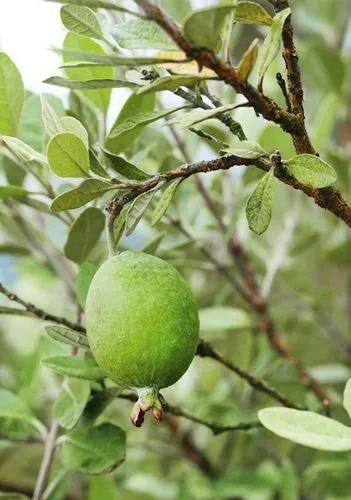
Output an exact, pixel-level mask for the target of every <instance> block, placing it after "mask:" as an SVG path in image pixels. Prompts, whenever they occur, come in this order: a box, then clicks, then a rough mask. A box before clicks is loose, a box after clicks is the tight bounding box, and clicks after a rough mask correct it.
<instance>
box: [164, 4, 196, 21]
mask: <svg viewBox="0 0 351 500" xmlns="http://www.w3.org/2000/svg"><path fill="white" fill-rule="evenodd" d="M159 3H160V5H161V6H162V8H163V9H165V10H166V11H167V12H168V14H169V15H170V16H171V17H173V18H174V19H176V20H177V21H179V22H182V21H183V20H184V18H185V16H186V15H187V14H188V13H189V12H190V11H191V9H192V6H191V2H190V1H189V0H177V2H175V1H174V0H159Z"/></svg>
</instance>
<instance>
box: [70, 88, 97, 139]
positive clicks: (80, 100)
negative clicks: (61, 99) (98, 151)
mask: <svg viewBox="0 0 351 500" xmlns="http://www.w3.org/2000/svg"><path fill="white" fill-rule="evenodd" d="M69 101H70V106H71V109H72V113H74V116H75V117H76V118H78V120H79V121H80V122H81V123H82V125H83V126H84V127H85V129H86V130H87V131H88V135H89V141H90V142H91V144H95V143H97V142H99V141H100V140H101V136H102V134H103V130H102V129H103V120H102V117H101V113H100V111H99V110H98V108H97V107H96V106H95V104H94V103H93V102H92V101H90V100H89V99H88V98H87V97H86V96H85V95H84V94H83V93H82V92H81V91H78V90H74V91H72V92H70V94H69Z"/></svg>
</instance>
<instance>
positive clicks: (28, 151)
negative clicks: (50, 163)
mask: <svg viewBox="0 0 351 500" xmlns="http://www.w3.org/2000/svg"><path fill="white" fill-rule="evenodd" d="M1 140H2V141H3V142H4V143H5V146H6V147H7V148H8V149H9V150H10V151H11V152H12V153H13V154H14V155H15V156H17V157H18V158H19V159H20V160H22V161H24V162H31V161H33V162H34V161H37V162H38V163H41V164H43V165H46V164H47V161H46V158H45V156H44V155H42V154H41V153H38V151H35V149H33V148H31V147H30V146H28V145H27V144H25V143H24V142H22V141H20V140H19V139H17V138H16V137H9V136H7V135H3V136H2V137H1ZM0 142H1V141H0Z"/></svg>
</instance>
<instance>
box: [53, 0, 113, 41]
mask: <svg viewBox="0 0 351 500" xmlns="http://www.w3.org/2000/svg"><path fill="white" fill-rule="evenodd" d="M60 14H61V19H62V23H63V24H64V26H65V27H66V28H67V29H68V30H69V31H73V32H74V33H77V34H78V35H83V36H87V37H88V38H97V39H100V40H102V39H103V38H104V35H103V32H102V28H101V26H100V23H99V20H98V18H97V16H96V14H95V12H94V11H92V10H91V9H89V8H88V7H80V6H78V5H64V6H63V7H61V11H60Z"/></svg>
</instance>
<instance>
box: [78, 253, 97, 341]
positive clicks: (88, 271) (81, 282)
mask: <svg viewBox="0 0 351 500" xmlns="http://www.w3.org/2000/svg"><path fill="white" fill-rule="evenodd" d="M98 267H99V266H98V265H97V264H95V262H89V261H85V262H83V264H82V265H81V266H80V267H79V271H78V274H77V277H76V279H75V283H74V291H75V292H76V294H77V297H78V301H79V304H80V305H81V307H82V308H83V309H85V302H86V299H87V295H88V290H89V287H90V283H91V282H92V279H93V277H94V275H95V273H96V271H97V270H98ZM83 337H84V341H85V342H86V343H87V345H88V346H89V344H88V338H87V336H86V335H84V336H83Z"/></svg>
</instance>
